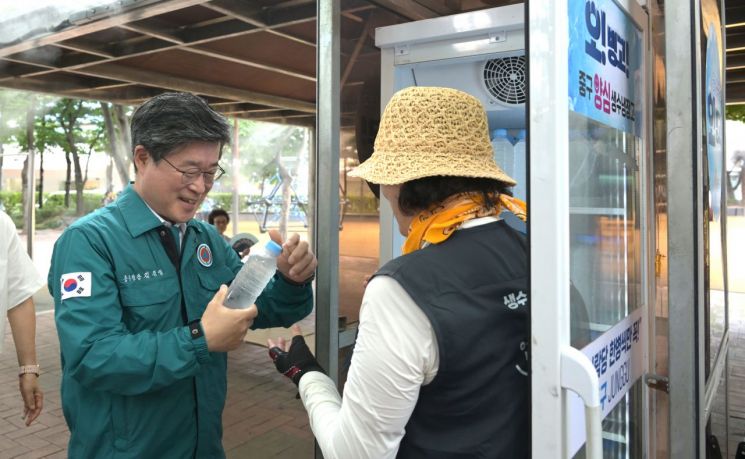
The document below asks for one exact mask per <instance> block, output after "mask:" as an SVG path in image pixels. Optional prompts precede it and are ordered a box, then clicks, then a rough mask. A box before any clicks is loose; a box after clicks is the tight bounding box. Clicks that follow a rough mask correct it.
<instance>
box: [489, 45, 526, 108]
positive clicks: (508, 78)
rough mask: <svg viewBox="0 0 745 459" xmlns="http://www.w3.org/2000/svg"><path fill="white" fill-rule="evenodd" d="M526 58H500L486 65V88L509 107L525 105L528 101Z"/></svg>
mask: <svg viewBox="0 0 745 459" xmlns="http://www.w3.org/2000/svg"><path fill="white" fill-rule="evenodd" d="M526 77H527V74H526V72H525V56H512V57H500V58H497V59H490V60H488V61H486V62H485V63H484V87H485V88H486V90H487V91H488V92H489V94H490V95H491V96H492V97H494V98H495V99H497V100H498V101H499V102H502V103H504V104H507V105H520V104H524V103H525V101H526V99H527V88H528V86H527V81H526Z"/></svg>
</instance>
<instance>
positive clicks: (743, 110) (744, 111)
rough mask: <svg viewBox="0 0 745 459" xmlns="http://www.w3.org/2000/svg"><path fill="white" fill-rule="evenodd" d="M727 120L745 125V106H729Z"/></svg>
mask: <svg viewBox="0 0 745 459" xmlns="http://www.w3.org/2000/svg"><path fill="white" fill-rule="evenodd" d="M726 113H727V115H726V116H727V119H728V120H732V121H740V122H742V123H745V105H727V108H726Z"/></svg>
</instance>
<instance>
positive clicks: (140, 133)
mask: <svg viewBox="0 0 745 459" xmlns="http://www.w3.org/2000/svg"><path fill="white" fill-rule="evenodd" d="M131 132H132V152H133V153H134V149H135V148H136V147H137V145H142V146H143V147H145V149H147V151H148V152H149V153H150V156H151V157H152V158H153V160H154V161H155V162H156V163H157V162H159V161H160V160H161V159H163V158H164V157H165V156H167V155H168V154H170V153H171V152H173V151H174V150H176V149H178V148H179V147H181V146H184V145H186V144H188V143H190V142H219V144H220V156H222V147H223V145H225V144H226V143H228V142H230V125H229V124H228V122H227V121H226V120H225V117H224V116H222V115H221V114H219V113H217V112H216V111H214V110H213V109H212V108H210V106H209V105H207V102H205V101H204V99H202V98H201V97H197V96H195V95H194V94H189V93H186V92H166V93H163V94H160V95H157V96H155V97H153V98H151V99H149V100H147V101H146V102H145V103H143V104H142V105H140V106H139V107H137V109H136V110H135V112H134V114H133V115H132V122H131Z"/></svg>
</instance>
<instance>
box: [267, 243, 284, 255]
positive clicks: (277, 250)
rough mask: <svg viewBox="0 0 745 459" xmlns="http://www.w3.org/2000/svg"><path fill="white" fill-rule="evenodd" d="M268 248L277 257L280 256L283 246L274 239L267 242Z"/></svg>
mask: <svg viewBox="0 0 745 459" xmlns="http://www.w3.org/2000/svg"><path fill="white" fill-rule="evenodd" d="M266 250H267V251H268V252H269V253H271V254H272V255H274V256H275V257H278V256H279V254H280V253H282V246H281V245H279V244H277V243H276V242H274V241H269V242H267V243H266Z"/></svg>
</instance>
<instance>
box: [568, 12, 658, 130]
mask: <svg viewBox="0 0 745 459" xmlns="http://www.w3.org/2000/svg"><path fill="white" fill-rule="evenodd" d="M642 45H643V43H642V32H641V30H639V29H638V28H637V27H636V25H635V24H634V22H633V21H632V20H631V18H630V17H629V16H628V15H627V14H626V13H625V12H624V11H623V10H622V9H621V8H619V7H618V5H616V3H615V2H614V1H613V0H572V1H570V2H569V109H570V110H572V111H574V112H576V113H580V114H582V115H584V116H587V117H588V118H591V119H593V120H595V121H598V122H600V123H603V124H605V125H607V126H610V127H613V128H616V129H619V130H622V131H625V132H628V133H631V134H634V135H636V136H637V137H641V130H642V125H643V119H642V118H643V117H642V97H643V94H642V78H643V77H644V75H643V74H642V71H643V69H642V62H643V57H644V56H643V46H642Z"/></svg>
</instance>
